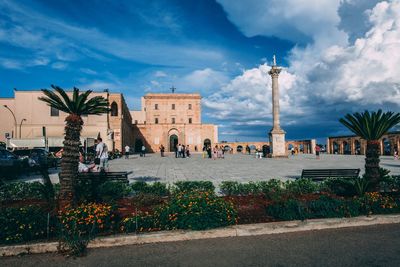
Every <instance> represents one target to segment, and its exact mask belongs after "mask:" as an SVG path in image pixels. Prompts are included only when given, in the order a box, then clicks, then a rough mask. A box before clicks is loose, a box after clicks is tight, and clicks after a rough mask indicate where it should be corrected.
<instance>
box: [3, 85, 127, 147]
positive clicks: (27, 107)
mask: <svg viewBox="0 0 400 267" xmlns="http://www.w3.org/2000/svg"><path fill="white" fill-rule="evenodd" d="M14 93H15V97H14V98H12V99H10V98H0V104H1V107H0V111H1V117H0V134H1V136H0V141H5V133H11V132H12V131H13V128H14V124H15V123H14V120H13V117H12V115H11V113H10V112H9V111H8V110H6V109H5V108H4V107H3V105H8V106H9V107H10V108H11V109H12V111H13V112H14V114H15V117H16V119H17V132H18V134H17V135H15V136H14V137H16V138H19V134H21V138H22V139H35V138H41V137H42V136H43V130H42V129H43V127H45V128H46V136H47V137H49V138H63V137H64V125H65V122H64V120H65V118H66V116H67V114H66V113H64V112H61V111H60V112H59V116H51V108H50V107H49V106H47V104H46V103H44V102H42V101H40V100H39V99H38V97H40V96H43V93H42V92H41V91H14ZM68 94H69V95H71V92H68ZM91 96H92V97H93V96H103V97H104V98H107V93H106V92H93V93H92V94H91ZM109 102H110V105H111V104H112V103H113V102H115V104H116V108H117V114H116V116H112V115H113V114H112V112H111V113H110V114H109V116H108V119H107V115H106V114H103V115H89V116H83V117H82V119H83V122H84V125H83V130H82V133H81V136H82V137H83V138H85V137H90V138H96V137H97V136H98V134H99V133H100V136H101V137H102V138H103V140H104V141H105V142H106V143H107V145H108V146H109V148H110V149H113V148H116V149H119V150H121V149H122V147H123V146H125V145H126V144H129V145H133V133H132V132H133V129H132V118H131V115H130V112H129V109H128V107H127V106H126V104H125V100H124V98H123V96H122V94H119V93H110V94H109ZM23 119H25V120H26V121H23V123H22V126H21V131H20V130H19V129H20V127H19V125H20V123H21V121H22V120H23ZM109 129H111V131H110V130H109ZM111 132H113V135H112V134H110V133H111ZM113 136H114V139H112V138H113Z"/></svg>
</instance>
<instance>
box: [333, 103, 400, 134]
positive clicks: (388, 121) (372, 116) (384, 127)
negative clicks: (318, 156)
mask: <svg viewBox="0 0 400 267" xmlns="http://www.w3.org/2000/svg"><path fill="white" fill-rule="evenodd" d="M339 122H340V123H341V124H343V125H344V126H346V127H347V128H348V129H349V130H350V131H352V132H353V133H354V134H356V135H358V136H360V137H361V138H363V139H365V140H379V139H381V138H382V136H383V135H384V134H386V133H387V132H388V131H389V130H390V129H391V128H392V127H394V126H396V125H397V124H398V123H400V113H396V114H395V113H394V112H390V111H389V112H385V113H383V112H382V110H378V111H377V112H371V113H370V112H369V111H367V110H366V111H365V112H363V113H358V112H356V113H354V114H346V115H345V116H344V118H341V119H339Z"/></svg>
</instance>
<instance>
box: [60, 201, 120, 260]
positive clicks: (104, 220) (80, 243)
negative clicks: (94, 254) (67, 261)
mask: <svg viewBox="0 0 400 267" xmlns="http://www.w3.org/2000/svg"><path fill="white" fill-rule="evenodd" d="M59 221H60V241H61V245H62V248H61V249H62V250H64V249H66V250H68V251H69V252H70V253H71V254H72V255H76V256H81V255H83V254H84V253H85V251H86V247H87V245H88V243H89V242H90V240H91V239H93V238H94V237H95V236H96V234H97V233H99V232H114V231H115V230H117V229H118V228H117V227H118V220H117V217H116V215H115V211H114V208H113V207H112V206H111V205H108V204H97V203H87V204H81V205H80V206H78V207H76V208H67V209H65V210H63V211H60V213H59Z"/></svg>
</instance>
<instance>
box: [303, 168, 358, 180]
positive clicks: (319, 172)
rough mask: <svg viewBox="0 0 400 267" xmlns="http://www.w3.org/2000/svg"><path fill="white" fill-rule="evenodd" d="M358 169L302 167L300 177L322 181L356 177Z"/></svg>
mask: <svg viewBox="0 0 400 267" xmlns="http://www.w3.org/2000/svg"><path fill="white" fill-rule="evenodd" d="M359 173H360V169H303V170H302V172H301V178H309V179H311V180H313V181H323V180H325V179H328V178H357V177H358V175H359Z"/></svg>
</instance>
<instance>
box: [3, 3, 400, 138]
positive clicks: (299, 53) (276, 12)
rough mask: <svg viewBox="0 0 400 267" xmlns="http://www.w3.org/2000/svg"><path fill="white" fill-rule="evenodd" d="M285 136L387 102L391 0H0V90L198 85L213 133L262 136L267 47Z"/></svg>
mask: <svg viewBox="0 0 400 267" xmlns="http://www.w3.org/2000/svg"><path fill="white" fill-rule="evenodd" d="M274 54H276V57H277V61H278V64H279V65H281V66H282V67H283V71H282V73H281V75H280V80H279V82H280V88H281V123H282V127H283V128H284V129H285V130H286V131H287V139H307V138H318V140H319V141H323V140H324V139H325V138H326V137H327V136H331V135H341V134H347V133H348V132H347V131H346V129H344V127H342V126H341V125H340V124H339V123H338V119H339V118H340V117H341V116H343V115H345V114H346V113H349V112H356V111H363V110H365V109H369V110H374V109H378V108H382V109H384V110H392V111H398V110H399V105H400V0H392V1H389V0H388V1H376V0H243V1H239V0H238V1H231V0H216V1H214V0H202V1H194V0H193V1H188V0H181V1H178V0H176V1H175V0H168V1H164V0H158V1H153V0H146V1H144V0H141V1H139V0H138V1H133V0H126V1H112V0H109V1H107V0H98V1H95V0H93V1H92V0H90V1H89V0H87V1H72V0H57V1H51V0H48V1H25V0H18V1H11V0H0V97H9V96H12V95H13V88H17V89H18V90H28V89H40V88H48V87H49V86H50V84H56V85H59V86H61V87H64V88H67V89H69V88H71V87H73V86H77V87H79V88H81V89H94V90H102V89H105V88H109V89H110V90H112V91H117V92H122V93H123V94H124V95H125V97H126V99H127V101H128V105H129V106H130V108H132V109H139V108H140V106H139V103H140V101H139V100H140V97H141V96H142V95H144V94H145V93H147V92H169V88H170V87H171V86H175V87H176V88H177V92H199V93H201V94H202V96H203V121H206V122H212V123H216V124H218V125H219V126H220V128H219V131H220V140H229V141H234V140H239V141H244V140H265V139H266V138H267V133H268V131H269V130H270V128H271V121H272V119H271V116H272V115H271V109H272V107H271V81H270V77H269V76H268V74H267V72H268V70H269V68H270V65H271V61H272V56H273V55H274Z"/></svg>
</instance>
